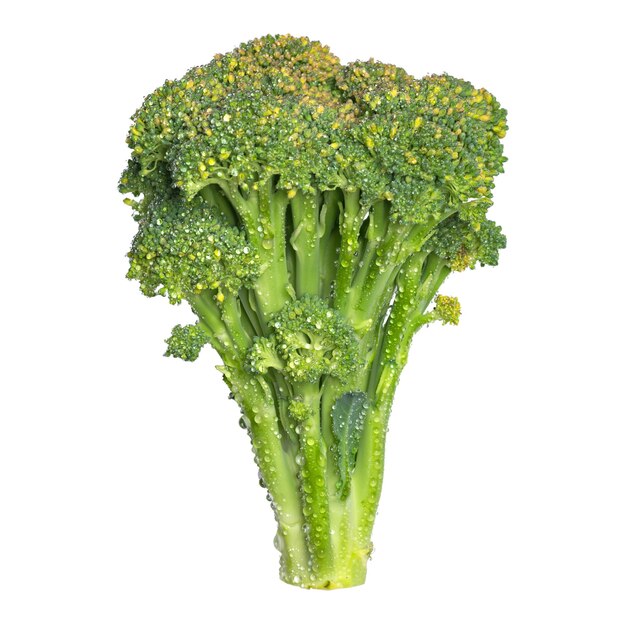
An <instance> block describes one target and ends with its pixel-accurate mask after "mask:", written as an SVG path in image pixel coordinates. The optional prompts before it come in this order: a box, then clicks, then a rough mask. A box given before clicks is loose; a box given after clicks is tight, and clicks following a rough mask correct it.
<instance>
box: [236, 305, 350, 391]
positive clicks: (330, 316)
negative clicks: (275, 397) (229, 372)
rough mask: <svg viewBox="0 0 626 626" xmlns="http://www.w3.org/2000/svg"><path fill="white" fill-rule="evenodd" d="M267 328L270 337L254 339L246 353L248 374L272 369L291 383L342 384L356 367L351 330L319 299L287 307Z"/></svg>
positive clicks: (338, 315) (348, 325)
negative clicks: (329, 379)
mask: <svg viewBox="0 0 626 626" xmlns="http://www.w3.org/2000/svg"><path fill="white" fill-rule="evenodd" d="M269 328H270V330H271V331H272V332H271V334H270V336H269V337H257V338H256V339H255V341H254V343H253V344H252V347H251V348H250V350H249V352H248V357H247V367H248V370H249V371H250V372H252V373H259V374H264V373H266V372H267V369H268V368H270V367H272V368H274V369H276V370H279V371H281V372H282V373H283V374H284V375H285V376H286V377H287V379H288V380H290V381H292V382H314V381H316V380H318V379H319V378H320V377H321V376H334V377H335V378H337V379H339V380H342V381H345V380H347V379H348V378H349V377H350V376H351V375H352V374H353V373H354V372H355V371H356V369H357V368H358V367H359V356H358V354H359V350H358V340H357V338H356V334H355V332H354V329H353V328H352V327H351V326H350V324H349V323H348V322H347V321H346V320H345V319H344V318H343V317H342V315H341V313H339V312H338V311H335V310H333V309H331V308H329V307H328V305H327V304H326V303H325V302H324V301H323V300H321V299H320V298H317V297H313V296H304V297H303V298H301V299H300V300H295V301H293V302H290V303H288V304H287V305H285V307H284V308H283V309H282V310H281V311H280V313H278V314H277V315H275V316H274V317H273V318H272V319H271V320H270V323H269Z"/></svg>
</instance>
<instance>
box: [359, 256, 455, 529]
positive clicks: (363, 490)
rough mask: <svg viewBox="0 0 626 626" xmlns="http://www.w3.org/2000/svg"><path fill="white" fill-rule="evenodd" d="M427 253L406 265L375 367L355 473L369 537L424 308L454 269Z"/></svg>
mask: <svg viewBox="0 0 626 626" xmlns="http://www.w3.org/2000/svg"><path fill="white" fill-rule="evenodd" d="M424 256H425V255H416V256H415V257H413V258H410V259H409V260H408V261H407V264H406V266H405V268H403V269H404V273H403V274H402V279H401V280H400V287H401V289H398V291H397V294H396V298H395V300H394V303H393V305H392V307H391V311H390V315H389V318H388V320H387V322H386V324H385V331H384V334H383V336H382V343H381V346H380V351H379V354H378V357H377V358H376V359H375V363H377V364H378V367H377V368H373V369H372V374H373V376H372V379H371V381H370V397H373V399H374V404H373V407H372V410H371V411H370V413H369V415H368V416H367V418H366V420H365V426H364V430H363V435H362V438H361V445H360V448H359V454H358V458H357V466H356V468H355V472H354V476H353V484H354V490H355V491H356V492H357V494H358V497H359V500H360V501H361V502H362V507H361V517H360V519H359V524H358V528H359V533H361V534H362V535H363V536H368V535H369V534H371V532H372V529H373V525H374V518H375V514H376V510H377V508H378V502H379V500H380V494H381V489H382V481H383V469H384V455H385V440H386V435H387V425H388V421H389V414H390V412H391V406H392V403H393V397H394V394H395V391H396V388H397V385H398V381H399V378H400V374H401V372H402V370H403V368H404V366H405V364H406V361H407V356H408V352H409V348H410V344H411V339H412V338H413V335H414V334H415V333H416V332H417V331H418V330H419V329H420V328H421V327H422V326H423V325H424V323H425V322H424V319H425V318H424V316H423V314H424V311H425V310H426V308H427V307H428V305H429V304H430V302H431V301H432V299H433V298H434V297H435V294H436V293H437V291H438V290H439V287H440V286H441V284H442V283H443V281H444V280H445V279H446V277H447V276H448V274H449V273H450V270H449V268H448V267H447V266H446V265H445V262H444V261H443V259H440V258H439V257H437V256H436V255H434V254H431V255H428V258H427V260H426V262H424ZM403 283H404V284H403ZM372 389H373V392H372Z"/></svg>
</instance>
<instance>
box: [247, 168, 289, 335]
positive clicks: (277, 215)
mask: <svg viewBox="0 0 626 626" xmlns="http://www.w3.org/2000/svg"><path fill="white" fill-rule="evenodd" d="M257 201H258V203H259V213H260V215H261V216H262V218H264V221H265V222H266V224H264V225H263V226H261V228H262V230H263V229H264V230H266V231H267V236H266V237H265V238H264V240H263V243H262V245H261V247H260V248H259V252H260V254H261V255H262V259H261V263H262V265H263V266H264V269H263V271H262V273H261V275H260V276H259V279H258V280H257V282H256V285H255V291H256V296H257V300H258V303H259V308H260V311H258V313H259V316H260V318H261V323H262V324H265V323H266V321H267V318H268V317H270V316H271V315H272V313H276V312H277V311H280V309H281V308H282V307H283V305H284V304H285V302H286V301H287V300H288V299H289V298H290V297H291V293H290V286H291V283H290V281H289V274H288V272H287V257H286V249H285V244H286V242H285V221H286V212H287V205H288V203H289V199H288V198H287V192H286V191H284V190H275V189H274V182H273V180H272V179H269V180H268V181H266V182H264V183H262V184H260V185H259V191H258V194H257Z"/></svg>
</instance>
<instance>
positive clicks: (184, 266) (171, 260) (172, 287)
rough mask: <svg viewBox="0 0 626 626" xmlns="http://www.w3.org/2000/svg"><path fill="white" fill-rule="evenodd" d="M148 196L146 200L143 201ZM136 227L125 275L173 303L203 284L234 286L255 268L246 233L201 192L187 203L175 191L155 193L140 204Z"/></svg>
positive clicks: (244, 281) (149, 292) (248, 280)
mask: <svg viewBox="0 0 626 626" xmlns="http://www.w3.org/2000/svg"><path fill="white" fill-rule="evenodd" d="M144 202H146V201H144ZM140 216H141V217H140V222H139V223H140V228H139V232H138V233H137V235H136V236H135V239H134V240H133V245H132V248H131V251H130V252H129V254H128V256H129V258H130V269H129V271H128V278H132V279H136V280H138V281H139V282H140V283H141V289H142V291H143V292H144V293H145V294H146V295H149V296H152V295H157V294H159V295H167V296H168V297H169V299H170V300H171V301H172V302H174V303H176V302H180V301H181V300H182V299H184V298H186V297H188V296H189V294H198V293H201V292H202V291H203V290H205V289H211V290H215V291H216V293H217V294H218V298H219V297H220V294H221V293H222V292H223V291H224V290H227V291H230V292H235V293H236V292H237V290H238V289H239V288H240V287H241V286H242V285H244V284H250V283H251V281H252V280H254V277H255V276H256V275H257V273H258V259H257V257H256V256H255V253H254V251H253V250H252V248H251V246H250V244H249V243H248V241H247V239H246V236H245V234H244V233H243V232H242V231H241V230H240V229H238V228H237V227H235V226H228V225H227V224H226V223H224V221H223V220H222V219H221V218H220V217H219V216H217V214H216V210H215V209H214V208H213V207H210V206H208V205H207V204H206V203H205V202H203V201H202V200H201V199H200V198H198V199H197V200H196V201H194V202H193V203H191V204H186V203H184V202H182V201H181V199H180V198H177V197H176V196H175V194H173V195H171V196H170V197H154V198H151V199H150V201H149V205H148V206H143V203H142V207H141V209H140Z"/></svg>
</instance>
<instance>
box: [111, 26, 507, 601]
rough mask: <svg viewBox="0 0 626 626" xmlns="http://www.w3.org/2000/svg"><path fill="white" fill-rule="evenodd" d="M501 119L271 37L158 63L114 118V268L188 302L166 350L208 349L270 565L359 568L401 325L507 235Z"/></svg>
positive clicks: (480, 96) (446, 81)
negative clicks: (117, 155)
mask: <svg viewBox="0 0 626 626" xmlns="http://www.w3.org/2000/svg"><path fill="white" fill-rule="evenodd" d="M505 131H506V120H505V111H504V110H503V109H502V108H501V107H500V106H499V104H498V102H497V101H496V100H495V98H493V96H492V95H491V94H489V93H488V92H487V91H485V90H484V89H474V88H473V87H472V86H471V85H470V84H469V83H467V82H465V81H462V80H458V79H455V78H452V77H450V76H447V75H442V76H428V77H426V78H423V79H420V80H416V79H414V78H413V77H411V76H409V75H408V74H407V73H406V72H404V71H403V70H401V69H400V68H397V67H394V66H391V65H385V64H382V63H378V62H375V61H368V62H356V63H351V64H348V65H346V66H342V65H341V64H340V63H339V61H338V59H337V58H336V57H335V56H334V55H332V54H331V53H330V51H329V50H328V48H326V47H325V46H322V45H321V44H319V43H317V42H311V41H309V40H308V39H306V38H293V37H290V36H279V37H271V36H268V37H264V38H261V39H257V40H254V41H251V42H249V43H247V44H244V45H242V46H241V47H240V48H238V49H236V50H235V51H233V52H232V53H229V54H226V55H218V56H216V57H215V58H214V60H213V61H212V62H211V63H209V64H208V65H206V66H201V67H196V68H194V69H192V70H190V71H189V72H188V73H187V74H186V75H185V76H184V77H183V78H182V79H181V80H178V81H167V82H166V83H165V84H164V85H163V86H162V87H160V88H159V89H157V90H156V91H155V92H154V93H153V94H151V95H150V96H148V97H147V98H146V100H145V101H144V103H143V106H142V107H141V108H140V109H139V110H138V111H137V112H136V113H135V115H134V117H133V125H132V127H131V130H130V133H129V136H128V143H129V145H130V147H131V148H132V157H131V159H130V161H129V163H128V167H127V168H126V170H125V172H124V173H123V175H122V179H121V182H120V190H121V191H122V192H123V193H126V194H131V195H132V196H134V198H128V199H127V201H126V202H127V204H130V205H131V206H132V208H133V211H134V216H135V219H136V221H137V223H138V232H137V234H136V236H135V238H134V240H133V242H132V246H131V250H130V252H129V255H128V256H129V259H130V269H129V271H128V277H129V278H131V279H135V280H138V281H139V283H140V285H141V290H142V292H143V293H144V294H145V295H147V296H155V295H162V296H166V297H167V298H169V300H170V302H171V303H173V304H179V303H180V302H182V301H186V302H188V303H189V305H190V306H191V308H192V310H193V312H194V313H195V314H196V316H197V318H198V320H197V323H196V324H193V325H190V326H184V327H182V326H176V327H175V328H174V330H173V332H172V336H171V337H170V339H168V340H167V344H168V348H167V352H166V355H168V356H175V357H179V358H181V359H184V360H187V361H194V360H195V359H196V358H197V357H198V356H199V354H200V351H201V349H202V347H203V346H204V345H206V344H210V345H211V346H212V347H213V348H214V349H215V350H216V351H217V352H218V354H219V355H220V357H221V359H222V361H223V365H221V366H220V367H219V369H220V371H221V372H222V374H223V377H224V381H225V382H226V384H227V385H228V387H229V388H230V391H231V395H232V397H233V398H234V399H235V401H236V402H237V403H238V404H239V406H240V408H241V413H242V418H241V422H240V423H241V424H242V426H243V427H244V428H245V429H246V430H247V432H248V434H249V436H250V440H251V442H252V449H253V451H254V457H255V460H256V463H257V465H258V467H259V471H260V477H261V483H262V485H263V486H264V487H265V488H266V489H267V491H268V493H269V496H270V500H271V503H272V507H273V510H274V514H275V517H276V520H277V522H278V532H277V535H276V540H275V545H276V547H277V548H278V550H279V551H280V554H281V566H280V575H281V578H282V579H283V580H284V581H286V582H288V583H291V584H294V585H300V586H303V587H309V588H324V589H333V588H339V587H349V586H353V585H358V584H361V583H363V582H364V580H365V574H366V565H367V562H368V559H369V557H370V554H371V551H372V543H371V535H372V530H373V525H374V519H375V516H376V510H377V506H378V501H379V498H380V493H381V487H382V479H383V466H384V452H385V436H386V432H387V425H388V420H389V414H390V411H391V406H392V402H393V396H394V393H395V390H396V386H397V384H398V380H399V376H400V373H401V371H402V369H403V367H404V365H405V363H406V361H407V356H408V352H409V348H410V344H411V340H412V338H413V336H414V335H415V333H416V332H417V331H418V330H420V329H421V328H422V327H423V326H425V325H427V324H429V323H432V322H435V321H440V322H443V323H444V324H447V323H449V324H457V323H458V320H459V315H460V306H459V303H458V301H457V300H456V298H452V297H448V296H444V295H441V294H440V293H439V290H440V287H441V285H442V283H443V282H444V280H445V279H446V277H447V276H448V275H449V274H450V273H451V272H453V271H456V272H458V271H463V270H465V269H467V268H474V267H475V266H476V265H496V264H497V262H498V251H499V249H501V248H503V247H504V246H505V243H506V240H505V238H504V236H503V235H502V233H501V230H500V227H499V226H497V225H496V224H494V223H493V222H492V221H491V220H489V219H487V210H488V208H489V207H490V205H491V203H492V200H491V198H492V191H491V190H492V189H493V180H494V177H495V176H496V175H497V174H498V173H500V172H501V171H502V165H503V163H504V161H505V158H504V157H503V155H502V147H501V143H500V139H501V138H502V137H503V136H504V134H505Z"/></svg>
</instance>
